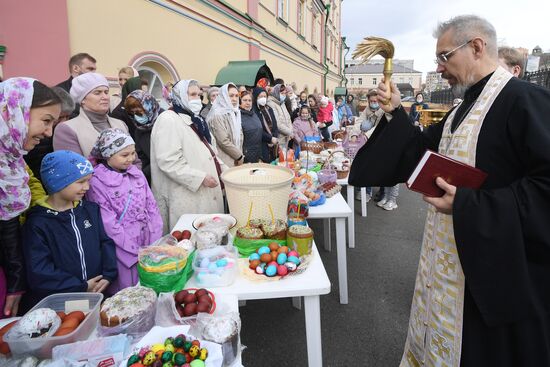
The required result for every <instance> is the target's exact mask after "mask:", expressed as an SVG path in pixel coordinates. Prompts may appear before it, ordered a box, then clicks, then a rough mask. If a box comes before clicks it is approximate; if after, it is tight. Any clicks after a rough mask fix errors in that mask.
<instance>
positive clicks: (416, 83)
mask: <svg viewBox="0 0 550 367" xmlns="http://www.w3.org/2000/svg"><path fill="white" fill-rule="evenodd" d="M383 71H384V62H383V60H382V62H380V63H379V62H376V61H372V62H369V63H366V64H355V65H350V66H348V67H347V68H346V69H345V70H344V74H345V77H346V79H347V81H348V83H347V87H348V90H349V91H350V93H352V94H356V95H365V94H366V93H367V92H368V91H369V90H370V89H373V88H376V86H377V85H378V83H380V82H381V81H382V77H383V76H384V74H383ZM392 80H393V82H394V83H396V84H410V85H411V87H412V89H413V90H414V91H415V92H418V91H420V90H421V88H422V72H420V71H416V70H414V69H412V68H409V67H406V66H402V65H401V64H399V63H394V65H393V75H392Z"/></svg>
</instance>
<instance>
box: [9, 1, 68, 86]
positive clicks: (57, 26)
mask: <svg viewBox="0 0 550 367" xmlns="http://www.w3.org/2000/svg"><path fill="white" fill-rule="evenodd" d="M0 13H1V14H2V16H1V20H0V45H4V46H6V47H7V52H6V56H5V58H4V63H3V69H4V79H7V78H10V77H13V76H28V77H33V78H37V79H39V80H40V81H42V82H44V83H46V84H49V85H52V84H57V83H59V82H61V81H63V80H65V79H67V78H68V76H69V70H68V65H67V63H68V61H69V57H70V47H69V26H68V22H67V3H66V0H52V1H43V0H25V1H21V0H0Z"/></svg>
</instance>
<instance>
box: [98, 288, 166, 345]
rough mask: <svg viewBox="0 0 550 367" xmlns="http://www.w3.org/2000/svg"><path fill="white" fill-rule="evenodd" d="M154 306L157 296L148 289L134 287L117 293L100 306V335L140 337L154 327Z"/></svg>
mask: <svg viewBox="0 0 550 367" xmlns="http://www.w3.org/2000/svg"><path fill="white" fill-rule="evenodd" d="M156 305H157V294H156V293H155V291H154V290H152V289H150V288H147V287H142V286H135V287H129V288H125V289H123V290H121V291H119V292H118V293H116V294H115V295H114V296H112V297H110V298H108V299H107V300H105V302H103V304H102V305H101V311H100V319H101V326H100V327H99V333H100V335H102V336H107V335H117V334H127V335H130V336H132V337H135V338H140V337H142V336H143V335H145V334H146V333H147V332H148V331H149V330H150V329H151V328H152V327H153V326H155V312H156Z"/></svg>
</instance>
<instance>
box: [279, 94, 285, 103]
mask: <svg viewBox="0 0 550 367" xmlns="http://www.w3.org/2000/svg"><path fill="white" fill-rule="evenodd" d="M285 99H286V96H283V95H280V96H279V100H280V101H281V103H283V102H284V101H285Z"/></svg>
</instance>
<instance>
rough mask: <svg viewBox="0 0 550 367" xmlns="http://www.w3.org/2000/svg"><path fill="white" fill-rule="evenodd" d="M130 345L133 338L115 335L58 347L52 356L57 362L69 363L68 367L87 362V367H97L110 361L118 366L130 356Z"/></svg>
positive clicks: (54, 349)
mask: <svg viewBox="0 0 550 367" xmlns="http://www.w3.org/2000/svg"><path fill="white" fill-rule="evenodd" d="M130 343H131V338H129V337H128V336H127V335H124V334H122V335H115V336H109V337H105V338H98V339H93V340H85V341H80V342H76V343H71V344H64V345H58V346H56V347H54V348H53V351H52V356H53V359H54V360H55V361H58V360H65V361H67V362H68V363H69V364H68V365H72V364H70V363H71V362H74V363H82V362H86V364H85V366H86V367H97V366H102V365H104V364H103V363H107V362H110V361H112V362H113V365H117V364H118V363H120V362H122V361H123V360H124V357H125V356H126V355H127V354H128V352H129V349H130ZM75 365H79V364H75Z"/></svg>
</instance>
